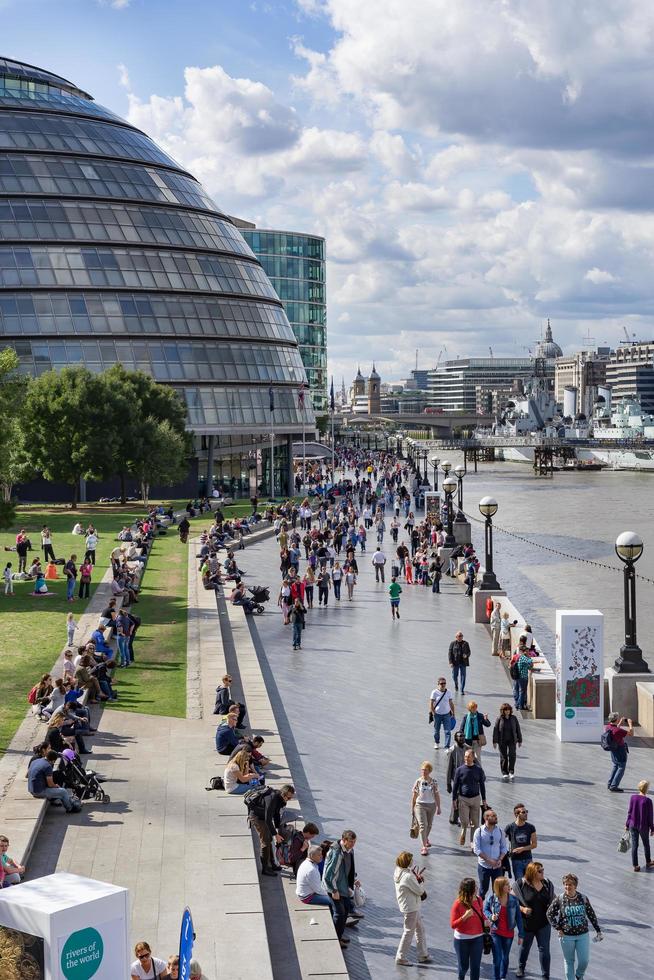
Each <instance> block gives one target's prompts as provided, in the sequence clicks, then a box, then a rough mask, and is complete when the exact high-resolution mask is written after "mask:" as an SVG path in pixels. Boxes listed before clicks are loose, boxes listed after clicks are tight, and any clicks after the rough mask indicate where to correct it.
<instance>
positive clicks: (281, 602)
mask: <svg viewBox="0 0 654 980" xmlns="http://www.w3.org/2000/svg"><path fill="white" fill-rule="evenodd" d="M277 605H278V606H279V608H280V609H281V611H282V616H283V618H284V626H288V624H289V623H290V619H289V618H288V617H289V613H290V611H291V583H290V582H289V580H288V579H287V578H285V579H284V580H283V582H282V584H281V585H280V587H279V596H278V597H277Z"/></svg>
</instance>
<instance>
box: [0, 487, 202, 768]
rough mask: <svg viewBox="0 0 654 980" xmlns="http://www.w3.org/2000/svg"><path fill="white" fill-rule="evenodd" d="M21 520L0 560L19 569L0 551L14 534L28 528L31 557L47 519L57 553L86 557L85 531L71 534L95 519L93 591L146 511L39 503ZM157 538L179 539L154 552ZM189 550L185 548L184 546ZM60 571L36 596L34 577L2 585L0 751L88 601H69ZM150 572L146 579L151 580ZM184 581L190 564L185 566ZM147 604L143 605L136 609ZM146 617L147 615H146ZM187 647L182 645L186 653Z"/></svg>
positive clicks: (2, 538) (23, 510)
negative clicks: (127, 527) (71, 616)
mask: <svg viewBox="0 0 654 980" xmlns="http://www.w3.org/2000/svg"><path fill="white" fill-rule="evenodd" d="M17 515H18V521H17V524H16V526H15V527H13V528H11V529H10V530H9V531H3V532H0V561H2V568H3V569H4V566H5V564H6V563H7V562H8V561H10V562H12V565H13V568H14V570H16V571H17V570H18V556H17V555H16V553H15V552H7V551H4V550H1V549H2V548H3V547H4V546H9V545H11V546H13V545H15V542H16V534H17V532H18V531H19V530H20V528H22V527H24V528H25V529H26V531H27V532H28V535H29V537H30V540H31V542H32V547H33V549H34V551H33V552H29V554H28V567H29V558H30V556H32V557H33V556H36V555H39V556H40V557H41V559H43V553H42V551H41V537H40V531H41V527H42V526H43V525H44V524H47V525H48V527H49V528H50V530H51V531H52V535H53V537H52V542H53V547H54V551H55V554H56V556H57V558H59V557H65V558H68V557H70V555H71V554H76V555H77V556H78V559H80V560H81V559H82V558H83V557H84V539H83V538H82V537H81V535H79V536H78V535H73V534H72V533H71V532H72V529H73V525H74V524H75V523H76V522H77V521H78V520H79V521H80V523H81V524H82V525H86V524H87V523H88V522H92V523H93V524H94V525H95V527H96V529H97V531H98V533H99V535H100V541H99V543H98V547H97V549H96V561H97V564H96V569H97V572H96V574H95V579H96V582H95V583H94V582H92V583H91V590H90V591H91V595H93V592H94V591H95V588H96V585H97V582H99V581H100V579H101V578H102V577H103V575H104V573H105V571H106V570H107V567H108V565H109V554H110V552H111V549H112V548H113V547H114V545H115V543H116V542H115V538H116V535H117V533H118V531H119V530H120V528H121V527H122V525H123V524H131V523H132V522H133V521H134V520H135V518H136V517H141V516H142V515H143V508H142V506H141V505H140V504H139V503H132V504H127V505H126V506H125V507H121V506H120V505H119V504H107V505H102V506H101V507H99V506H98V505H97V504H86V505H85V504H82V505H80V507H79V509H78V510H77V511H71V510H70V508H68V507H67V506H65V505H61V506H49V507H45V506H38V505H26V506H21V507H19V508H18V510H17ZM159 541H161V544H162V545H163V544H164V542H165V543H166V544H167V543H168V542H175V543H176V544H177V546H178V547H180V545H179V540H178V537H177V534H176V533H175V532H173V533H171V534H169V535H167V536H166V537H165V538H160V539H158V541H157V545H156V549H155V555H156V552H157V550H158V549H159V543H158V542H159ZM180 550H182V551H184V552H185V549H183V548H180ZM57 567H58V571H59V575H60V576H61V577H60V578H58V579H57V580H55V581H48V588H49V589H50V590H51V591H52V592H54V595H52V596H43V597H40V598H39V597H36V596H31V595H29V593H30V592H31V591H32V588H33V583H31V582H14V590H15V594H14V595H13V596H7V597H6V596H5V595H4V587H2V588H0V692H1V698H0V756H1V755H2V754H3V753H4V752H5V751H6V748H7V745H8V744H9V742H10V741H11V739H12V737H13V735H14V732H15V731H16V729H17V728H18V726H19V724H20V723H21V721H22V720H23V718H24V717H25V712H26V711H27V709H28V704H27V695H28V693H29V691H30V689H31V688H32V686H33V685H34V684H35V683H36V681H37V680H38V679H39V678H40V677H41V675H42V674H45V673H46V672H47V671H49V670H50V669H51V667H52V665H53V663H54V662H55V660H56V659H57V656H58V655H59V654H60V653H61V650H62V649H63V647H64V645H65V643H66V614H67V613H68V611H69V610H70V609H72V610H73V612H74V613H75V617H76V618H77V617H79V615H80V614H81V613H83V612H84V610H85V608H86V605H87V600H86V599H83V600H77V601H76V602H75V603H71V604H69V603H67V602H66V580H65V578H64V577H63V574H62V571H61V566H57ZM148 574H149V573H146V577H145V579H144V585H145V583H146V582H147V578H148ZM183 574H184V581H186V567H184V571H183ZM141 608H144V607H143V606H141V605H140V604H139V605H138V606H137V607H136V609H137V610H139V609H141ZM145 618H146V617H145V616H144V617H143V619H144V620H145ZM184 649H185V647H182V648H181V655H182V656H184Z"/></svg>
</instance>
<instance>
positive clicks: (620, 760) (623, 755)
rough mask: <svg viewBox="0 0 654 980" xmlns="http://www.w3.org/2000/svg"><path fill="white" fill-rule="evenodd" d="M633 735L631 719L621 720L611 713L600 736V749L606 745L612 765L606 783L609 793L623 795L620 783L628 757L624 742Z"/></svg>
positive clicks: (614, 713)
mask: <svg viewBox="0 0 654 980" xmlns="http://www.w3.org/2000/svg"><path fill="white" fill-rule="evenodd" d="M625 724H626V725H627V727H626V728H624V727H623V726H624V725H625ZM633 734H634V723H633V721H632V720H631V718H621V717H620V716H619V715H618V713H617V711H612V712H611V713H610V714H609V717H608V724H607V725H606V726H605V728H604V732H603V734H602V747H604V745H605V743H606V745H607V747H608V750H609V752H610V753H611V762H612V763H613V769H612V770H611V774H610V776H609V781H608V789H609V792H610V793H624V790H623V789H620V781H621V780H622V777H623V776H624V772H625V769H626V768H627V756H628V755H629V748H628V746H627V744H626V741H625V740H626V739H627V738H630V737H631V736H632V735H633Z"/></svg>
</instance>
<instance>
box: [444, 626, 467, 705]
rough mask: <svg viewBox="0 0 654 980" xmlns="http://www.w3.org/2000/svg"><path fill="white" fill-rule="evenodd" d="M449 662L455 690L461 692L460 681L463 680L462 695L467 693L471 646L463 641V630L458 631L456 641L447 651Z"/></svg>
mask: <svg viewBox="0 0 654 980" xmlns="http://www.w3.org/2000/svg"><path fill="white" fill-rule="evenodd" d="M447 660H448V663H449V665H450V667H451V668H452V680H453V681H454V690H455V691H458V690H459V679H460V680H461V694H462V695H463V694H465V693H466V676H467V672H468V667H469V666H470V644H469V643H468V641H467V640H464V639H463V633H462V631H461V630H457V632H456V634H455V636H454V639H453V640H452V642H451V643H450V646H449V649H448V651H447Z"/></svg>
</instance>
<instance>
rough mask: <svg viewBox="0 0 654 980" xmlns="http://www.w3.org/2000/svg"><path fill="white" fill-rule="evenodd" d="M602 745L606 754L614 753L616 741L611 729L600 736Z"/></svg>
mask: <svg viewBox="0 0 654 980" xmlns="http://www.w3.org/2000/svg"><path fill="white" fill-rule="evenodd" d="M600 745H601V746H602V748H603V749H604V751H605V752H612V751H613V749H614V748H615V739H614V738H613V732H612V731H611V729H610V728H605V729H604V731H603V732H602V734H601V735H600Z"/></svg>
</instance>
